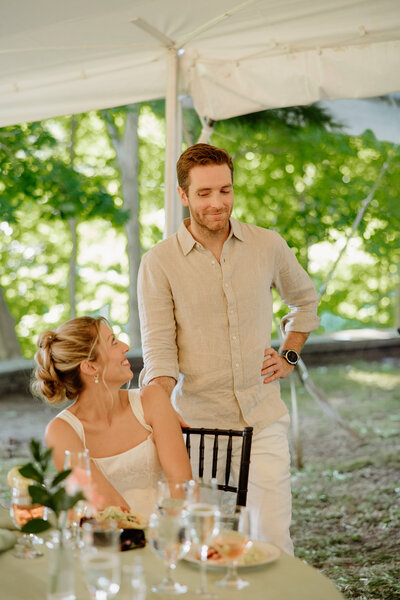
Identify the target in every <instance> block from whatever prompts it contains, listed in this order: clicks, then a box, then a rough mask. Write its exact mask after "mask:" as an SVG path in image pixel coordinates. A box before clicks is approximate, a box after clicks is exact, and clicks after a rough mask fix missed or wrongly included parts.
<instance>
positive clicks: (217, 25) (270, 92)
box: [0, 0, 400, 126]
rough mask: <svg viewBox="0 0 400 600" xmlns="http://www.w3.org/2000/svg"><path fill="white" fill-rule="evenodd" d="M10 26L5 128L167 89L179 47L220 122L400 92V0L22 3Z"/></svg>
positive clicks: (2, 19)
mask: <svg viewBox="0 0 400 600" xmlns="http://www.w3.org/2000/svg"><path fill="white" fill-rule="evenodd" d="M146 26H147V29H146ZM0 31H1V35H0V126H4V125H8V124H15V123H18V122H21V121H33V120H39V119H43V118H46V117H50V116H56V115H62V114H70V113H78V112H84V111H87V110H90V109H94V108H107V107H112V106H118V105H123V104H128V103H131V102H139V101H142V100H149V99H155V98H162V97H165V91H166V85H167V81H166V80H167V60H168V55H169V53H170V51H169V48H172V49H175V50H177V51H178V50H179V52H178V54H179V55H180V58H179V69H180V84H179V86H180V92H181V93H185V94H188V95H190V96H191V97H192V98H193V101H194V105H195V107H196V109H197V111H198V113H199V114H200V115H202V116H207V117H210V118H213V119H216V120H217V119H223V118H227V117H231V116H234V115H239V114H245V113H249V112H254V111H257V110H263V109H267V108H273V107H279V106H288V105H296V104H308V103H310V102H314V101H317V100H320V99H336V98H355V97H368V96H377V95H381V94H386V93H390V92H395V91H399V90H400V3H399V1H398V0H379V1H378V2H377V1H376V0H322V1H321V0H247V1H244V2H243V1H240V0H196V1H190V0H113V1H112V2H110V0H68V2H65V1H64V0H35V1H34V2H32V0H13V2H3V3H2V6H1V8H0Z"/></svg>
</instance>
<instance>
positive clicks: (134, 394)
mask: <svg viewBox="0 0 400 600" xmlns="http://www.w3.org/2000/svg"><path fill="white" fill-rule="evenodd" d="M128 398H129V402H130V404H131V408H132V411H133V414H134V415H135V417H136V418H137V420H138V421H139V423H140V424H141V425H142V426H143V427H144V428H145V429H147V431H151V432H152V431H153V428H152V427H151V426H150V425H149V424H148V423H146V421H145V419H144V412H143V406H142V399H141V397H140V390H138V389H135V390H128Z"/></svg>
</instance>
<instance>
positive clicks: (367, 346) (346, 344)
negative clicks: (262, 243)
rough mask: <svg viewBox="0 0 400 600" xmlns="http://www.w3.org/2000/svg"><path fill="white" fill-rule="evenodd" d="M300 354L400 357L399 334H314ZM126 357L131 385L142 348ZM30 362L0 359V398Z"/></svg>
mask: <svg viewBox="0 0 400 600" xmlns="http://www.w3.org/2000/svg"><path fill="white" fill-rule="evenodd" d="M372 336H374V337H372ZM278 345H279V344H278V342H276V341H275V342H273V346H274V347H275V348H277V347H278ZM302 358H303V360H304V362H305V364H306V365H307V367H315V366H321V365H330V364H346V363H348V362H351V361H353V360H367V361H368V360H369V361H381V360H384V359H387V358H393V359H395V360H400V336H399V334H398V332H397V331H396V330H395V329H392V330H385V331H382V330H365V329H361V330H353V331H341V332H337V333H336V334H332V335H330V336H316V335H315V336H311V337H310V339H309V340H308V341H307V344H306V345H305V346H304V348H303V352H302ZM128 359H129V362H130V364H131V367H132V371H133V373H134V379H133V381H132V387H135V386H137V378H138V374H139V372H140V369H141V368H142V365H143V361H142V354H141V351H140V350H131V351H130V352H128ZM33 366H34V363H33V360H24V359H15V360H10V361H3V362H0V398H1V397H4V396H5V395H9V394H14V393H15V394H28V393H29V384H30V378H31V374H32V370H33Z"/></svg>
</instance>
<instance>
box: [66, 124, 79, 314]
mask: <svg viewBox="0 0 400 600" xmlns="http://www.w3.org/2000/svg"><path fill="white" fill-rule="evenodd" d="M76 126H77V122H76V116H75V115H72V117H71V139H70V146H69V160H70V164H71V168H72V169H73V168H74V160H75V134H76ZM68 225H69V228H70V231H71V239H72V254H71V259H70V261H69V305H70V311H69V314H70V319H74V318H75V317H76V259H77V255H78V238H77V235H76V225H77V221H76V218H75V217H73V218H72V219H68Z"/></svg>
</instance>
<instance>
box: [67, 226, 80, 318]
mask: <svg viewBox="0 0 400 600" xmlns="http://www.w3.org/2000/svg"><path fill="white" fill-rule="evenodd" d="M68 225H69V229H70V231H71V239H72V253H71V258H70V261H69V274H68V275H69V305H70V310H69V315H70V319H74V318H75V317H76V256H77V253H78V240H77V235H76V219H75V218H73V219H68Z"/></svg>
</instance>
